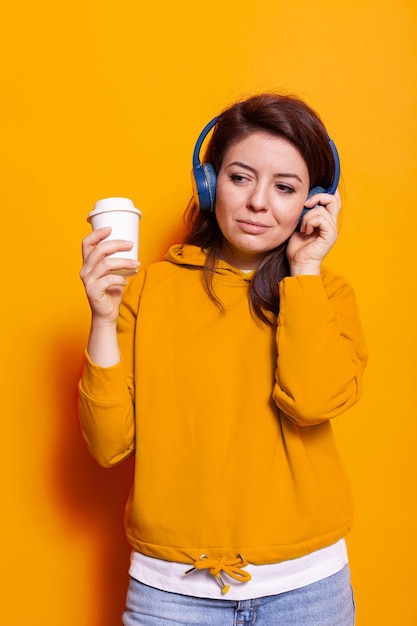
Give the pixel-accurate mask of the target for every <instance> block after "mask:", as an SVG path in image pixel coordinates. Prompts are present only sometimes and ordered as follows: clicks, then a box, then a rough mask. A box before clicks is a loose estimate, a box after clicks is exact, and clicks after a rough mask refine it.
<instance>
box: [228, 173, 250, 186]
mask: <svg viewBox="0 0 417 626" xmlns="http://www.w3.org/2000/svg"><path fill="white" fill-rule="evenodd" d="M230 180H231V181H233V182H234V183H237V184H241V183H244V182H246V181H247V180H248V178H247V176H244V175H243V174H230Z"/></svg>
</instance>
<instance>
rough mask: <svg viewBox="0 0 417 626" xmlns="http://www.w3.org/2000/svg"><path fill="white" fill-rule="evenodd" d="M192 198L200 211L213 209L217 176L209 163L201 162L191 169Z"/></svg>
mask: <svg viewBox="0 0 417 626" xmlns="http://www.w3.org/2000/svg"><path fill="white" fill-rule="evenodd" d="M192 183H193V194H194V200H195V202H196V204H197V206H198V208H199V209H200V211H214V207H215V204H216V184H217V176H216V172H215V171H214V167H213V166H212V165H211V164H210V163H202V164H200V165H197V166H196V167H194V168H193V170H192Z"/></svg>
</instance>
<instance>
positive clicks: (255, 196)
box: [247, 183, 268, 212]
mask: <svg viewBox="0 0 417 626" xmlns="http://www.w3.org/2000/svg"><path fill="white" fill-rule="evenodd" d="M247 207H248V208H250V209H252V210H253V211H257V212H258V211H266V210H267V208H268V197H267V188H266V186H265V185H263V184H262V183H258V184H257V185H256V187H254V188H253V189H252V192H251V194H250V195H249V198H248V202H247Z"/></svg>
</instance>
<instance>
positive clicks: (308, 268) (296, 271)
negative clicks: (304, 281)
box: [290, 263, 321, 276]
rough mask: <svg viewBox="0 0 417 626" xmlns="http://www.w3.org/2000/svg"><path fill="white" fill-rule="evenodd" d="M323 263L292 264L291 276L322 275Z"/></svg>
mask: <svg viewBox="0 0 417 626" xmlns="http://www.w3.org/2000/svg"><path fill="white" fill-rule="evenodd" d="M320 274H321V263H306V264H300V265H297V264H295V263H294V264H291V265H290V276H320Z"/></svg>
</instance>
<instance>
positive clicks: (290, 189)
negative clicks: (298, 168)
mask: <svg viewBox="0 0 417 626" xmlns="http://www.w3.org/2000/svg"><path fill="white" fill-rule="evenodd" d="M276 187H277V189H278V191H282V192H283V193H294V192H295V189H294V188H293V187H291V186H290V185H286V184H285V183H278V184H277V186H276Z"/></svg>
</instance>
